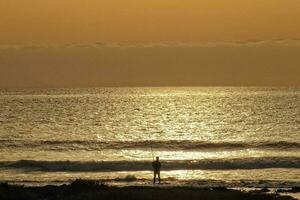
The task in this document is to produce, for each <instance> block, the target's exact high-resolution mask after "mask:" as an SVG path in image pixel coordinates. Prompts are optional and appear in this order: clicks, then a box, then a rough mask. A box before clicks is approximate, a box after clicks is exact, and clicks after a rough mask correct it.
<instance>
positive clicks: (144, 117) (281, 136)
mask: <svg viewBox="0 0 300 200" xmlns="http://www.w3.org/2000/svg"><path fill="white" fill-rule="evenodd" d="M156 155H158V156H160V157H161V160H162V164H163V170H164V171H163V173H162V176H163V178H165V180H166V181H169V182H172V181H173V182H176V181H180V180H181V181H190V182H195V181H202V182H201V184H204V182H206V183H217V184H225V183H227V184H233V185H236V184H237V183H239V184H241V183H243V184H248V185H251V186H255V184H256V185H259V184H270V185H272V186H278V185H281V186H295V185H296V186H299V185H300V88H93V89H47V90H46V89H40V90H30V89H26V90H2V91H0V180H2V181H12V182H37V183H38V182H43V183H51V182H64V181H68V180H72V179H76V178H99V179H104V178H105V179H118V178H120V177H121V178H122V177H124V176H126V175H128V174H132V175H135V176H136V177H137V178H139V179H141V180H147V179H150V178H151V175H152V174H151V172H150V170H151V164H150V162H151V161H152V159H153V157H154V156H156ZM203 181H204V182H203Z"/></svg>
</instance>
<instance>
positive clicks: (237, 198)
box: [0, 180, 293, 200]
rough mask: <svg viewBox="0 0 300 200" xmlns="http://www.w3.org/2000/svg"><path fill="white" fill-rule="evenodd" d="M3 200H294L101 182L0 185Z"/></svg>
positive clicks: (254, 193) (227, 191) (228, 191)
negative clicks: (119, 185)
mask: <svg viewBox="0 0 300 200" xmlns="http://www.w3.org/2000/svg"><path fill="white" fill-rule="evenodd" d="M0 199H1V200H40V199H47V200H57V199H59V200H96V199H105V200H114V199H120V200H122V199H124V200H138V199H139V200H143V199H145V200H150V199H155V200H162V199H164V200H168V199H172V200H186V199H189V200H224V199H230V200H293V198H292V197H289V196H279V195H277V194H267V193H264V192H262V191H252V192H242V191H236V190H231V189H226V188H223V187H220V188H207V189H199V188H193V187H171V186H170V187H150V186H127V187H116V186H108V185H106V184H104V183H103V182H101V181H95V180H76V181H74V182H72V183H71V184H69V185H62V186H44V187H24V186H16V185H9V184H7V183H2V184H0Z"/></svg>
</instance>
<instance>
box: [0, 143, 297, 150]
mask: <svg viewBox="0 0 300 200" xmlns="http://www.w3.org/2000/svg"><path fill="white" fill-rule="evenodd" d="M1 148H2V149H3V148H29V149H30V148H40V149H43V150H54V151H55V150H59V151H61V150H90V151H93V150H95V151H100V150H105V149H110V150H111V149H116V150H122V149H141V150H143V149H150V148H152V149H157V150H194V151H197V150H208V151H209V150H230V149H232V150H237V149H279V150H285V149H286V150H288V149H300V143H298V142H289V141H276V142H253V141H250V142H205V141H189V140H167V141H165V140H151V141H150V140H144V141H93V140H89V141H87V140H69V141H55V140H54V141H52V140H41V141H27V140H0V149H1Z"/></svg>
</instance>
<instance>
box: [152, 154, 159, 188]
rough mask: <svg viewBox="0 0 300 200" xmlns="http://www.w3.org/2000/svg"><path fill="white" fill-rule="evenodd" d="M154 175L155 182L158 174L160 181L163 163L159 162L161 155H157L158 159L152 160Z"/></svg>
mask: <svg viewBox="0 0 300 200" xmlns="http://www.w3.org/2000/svg"><path fill="white" fill-rule="evenodd" d="M152 167H153V172H154V177H153V184H155V181H156V176H158V183H160V168H161V164H160V162H159V157H158V156H157V157H156V160H155V161H153V162H152Z"/></svg>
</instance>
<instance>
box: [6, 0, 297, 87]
mask: <svg viewBox="0 0 300 200" xmlns="http://www.w3.org/2000/svg"><path fill="white" fill-rule="evenodd" d="M298 19H300V2H299V1H296V0H272V1H262V0H244V1H241V0H227V1H225V0H211V1H204V0H186V1H182V0H173V1H169V0H143V1H141V0H114V1H103V0H90V1H83V0H61V1H53V0H43V1H36V0H26V1H17V0H0V30H1V32H0V88H15V87H17V88H18V87H89V86H222V85H225V86H250V85H253V86H257V85H259V86H266V85H268V86H299V85H300V79H299V74H300V56H299V55H300V20H298Z"/></svg>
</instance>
